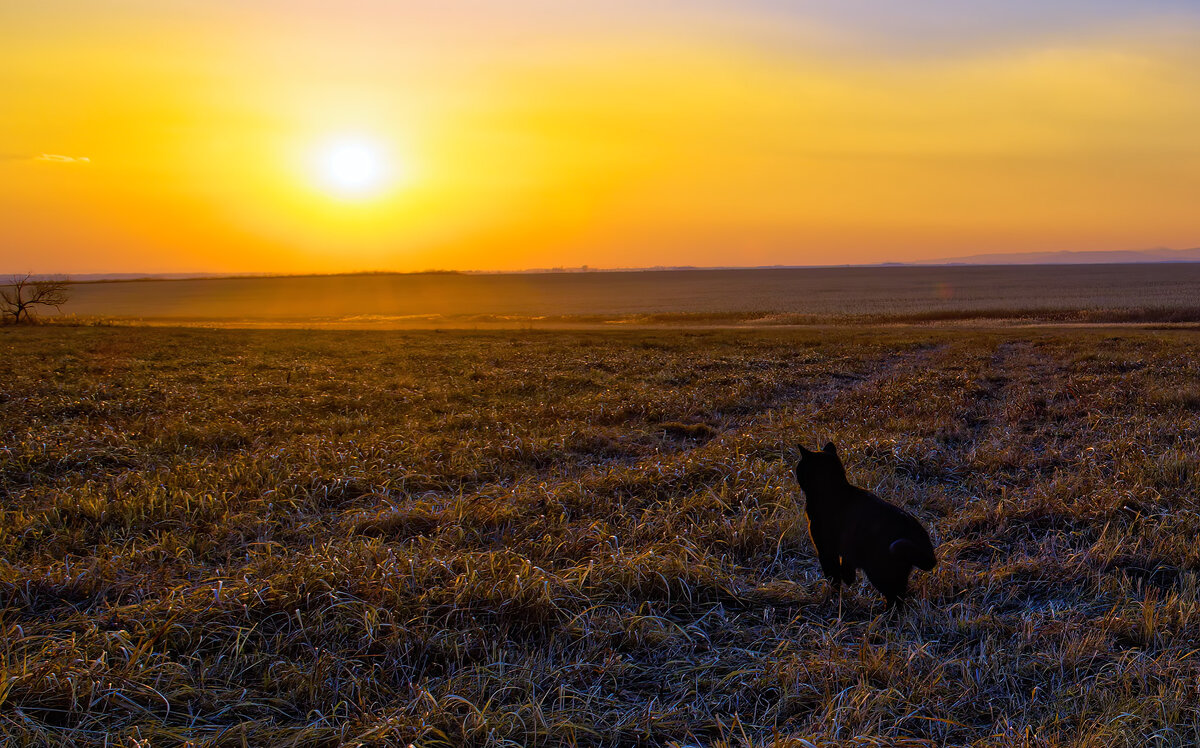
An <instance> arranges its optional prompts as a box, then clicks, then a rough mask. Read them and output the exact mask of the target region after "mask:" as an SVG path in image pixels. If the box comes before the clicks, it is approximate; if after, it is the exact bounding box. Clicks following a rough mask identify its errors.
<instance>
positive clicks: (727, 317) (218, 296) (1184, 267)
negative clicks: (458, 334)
mask: <svg viewBox="0 0 1200 748" xmlns="http://www.w3.org/2000/svg"><path fill="white" fill-rule="evenodd" d="M63 311H64V312H65V313H69V314H74V315H79V316H82V317H108V318H117V319H123V320H140V321H143V322H148V323H171V324H179V323H181V322H188V323H196V322H199V323H211V324H223V325H238V324H240V325H264V324H272V325H280V324H302V325H307V326H312V325H314V324H315V325H322V326H334V327H359V328H363V327H366V328H370V327H431V326H452V325H460V326H461V325H467V326H479V325H489V324H492V325H507V326H522V325H525V326H528V325H530V324H538V325H552V324H563V323H568V324H570V323H576V324H577V323H604V322H641V323H655V322H665V323H668V324H680V323H706V324H751V325H778V324H789V323H807V322H814V321H817V322H820V321H825V322H829V321H835V322H843V321H868V322H870V321H874V322H885V321H921V320H938V319H959V318H971V317H980V316H982V317H990V318H1017V319H1032V320H1051V321H1083V322H1088V321H1098V322H1127V321H1154V322H1161V321H1180V322H1200V263H1180V264H1142V265H1075V266H1068V265H1041V266H1009V267H875V268H870V267H857V268H853V267H847V268H807V269H777V270H692V271H664V272H648V271H644V272H627V273H613V272H605V273H557V274H554V273H551V274H529V275H459V274H415V275H343V276H312V277H288V278H240V279H201V280H173V281H168V280H160V281H138V282H116V283H84V284H78V285H76V286H74V287H73V291H72V300H71V302H70V303H69V304H67V305H66V306H65V307H63Z"/></svg>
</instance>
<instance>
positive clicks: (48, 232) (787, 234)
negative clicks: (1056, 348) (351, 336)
mask: <svg viewBox="0 0 1200 748" xmlns="http://www.w3.org/2000/svg"><path fill="white" fill-rule="evenodd" d="M98 5H100V4H98V3H94V2H81V1H68V0H45V1H44V2H38V3H9V4H6V5H5V7H4V8H3V9H0V91H3V92H4V94H3V102H2V103H0V272H10V271H26V270H29V271H33V272H68V273H70V272H74V273H88V272H189V271H210V272H256V271H264V272H312V271H316V272H327V271H333V272H336V271H353V270H373V269H380V270H383V269H386V270H421V269H428V268H445V269H519V268H529V267H550V266H577V265H581V264H588V265H591V266H593V267H629V266H650V265H683V264H687V265H760V264H842V263H854V262H878V261H889V260H895V261H903V260H915V259H926V258H935V257H944V256H956V255H965V254H972V253H979V252H995V251H1035V250H1060V249H1067V250H1094V249H1136V248H1145V247H1152V246H1174V247H1191V246H1197V245H1200V210H1198V209H1197V206H1198V205H1200V137H1197V135H1196V133H1198V132H1200V13H1198V12H1197V11H1196V10H1194V9H1192V8H1191V6H1190V5H1189V4H1188V3H1183V2H1168V1H1165V0H1164V1H1162V2H1146V3H1142V4H1136V6H1137V9H1136V10H1131V9H1129V8H1128V7H1123V6H1132V5H1135V4H1130V3H1125V4H1122V3H1116V2H1109V1H1107V0H1096V1H1095V2H1092V3H1083V2H1078V1H1076V0H1071V1H1068V2H1064V3H1061V4H1060V6H1059V7H1057V8H1056V9H1055V10H1054V11H1049V10H1044V9H1041V8H1040V6H1039V5H1038V4H1035V3H1032V2H1010V3H1004V4H1000V3H984V4H980V5H978V6H973V7H976V8H977V9H978V10H977V12H973V13H964V12H963V11H962V10H961V5H957V4H954V3H950V2H947V1H945V0H939V1H937V2H935V1H934V0H919V1H918V2H914V3H913V4H912V5H907V4H905V8H906V9H907V10H906V12H905V13H903V14H900V13H897V12H896V11H895V10H894V9H893V10H888V9H887V8H888V5H887V4H876V5H874V6H872V4H870V3H866V2H862V1H861V0H844V2H842V3H831V2H829V3H822V2H810V3H805V2H796V3H785V2H782V1H780V0H747V2H741V3H732V2H730V3H724V2H719V1H718V0H697V1H695V2H688V3H684V2H669V1H668V0H658V1H656V2H636V3H635V2H631V1H627V0H614V1H613V2H609V3H603V4H602V3H589V4H586V6H585V4H583V3H561V2H550V1H549V0H514V1H513V2H506V3H499V2H492V3H480V2H464V3H454V4H450V3H439V4H421V3H412V2H402V1H395V2H385V1H384V0H353V1H351V2H346V3H337V4H331V3H318V2H314V1H311V0H303V1H301V2H294V3H284V2H278V1H276V2H269V1H266V0H262V1H260V2H254V3H234V2H216V1H214V2H206V3H190V2H186V3H185V2H167V1H166V0H162V1H159V2H151V1H150V0H125V1H124V2H110V3H105V4H104V6H105V7H104V8H103V9H100V8H98V7H96V6H98ZM10 6H20V7H10ZM989 6H990V7H989ZM247 8H249V9H247ZM447 8H449V10H448V9H447ZM1068 11H1069V12H1068ZM889 13H890V14H891V15H889ZM339 142H352V143H354V144H356V147H358V146H361V149H362V150H363V152H364V153H366V154H367V157H366V158H368V159H369V160H370V161H371V163H370V164H369V165H368V166H369V168H370V169H371V170H372V174H373V176H372V181H371V184H370V186H369V187H368V188H363V189H357V188H355V189H350V190H347V189H344V188H342V187H339V186H338V184H337V183H336V182H337V177H336V176H335V175H331V174H330V173H328V172H329V169H330V168H331V167H329V166H328V164H327V161H328V160H329V153H330V149H331V148H332V147H333V146H332V145H331V144H334V143H339ZM332 168H334V169H335V170H336V168H337V167H336V166H335V167H332ZM376 172H377V173H376ZM351 178H352V179H353V178H355V177H354V175H351Z"/></svg>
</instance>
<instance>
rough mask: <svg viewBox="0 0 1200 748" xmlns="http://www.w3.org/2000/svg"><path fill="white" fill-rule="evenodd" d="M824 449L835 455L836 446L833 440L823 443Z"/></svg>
mask: <svg viewBox="0 0 1200 748" xmlns="http://www.w3.org/2000/svg"><path fill="white" fill-rule="evenodd" d="M825 451H826V452H828V453H829V454H831V455H836V454H837V446H836V445H835V444H834V443H833V442H829V443H828V444H826V445H825Z"/></svg>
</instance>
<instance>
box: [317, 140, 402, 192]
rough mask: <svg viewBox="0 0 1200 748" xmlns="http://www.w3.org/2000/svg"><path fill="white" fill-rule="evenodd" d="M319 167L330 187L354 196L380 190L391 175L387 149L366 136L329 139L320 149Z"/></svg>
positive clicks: (322, 179) (325, 183)
mask: <svg viewBox="0 0 1200 748" xmlns="http://www.w3.org/2000/svg"><path fill="white" fill-rule="evenodd" d="M317 166H318V172H319V175H320V179H321V182H322V184H323V185H324V186H325V187H326V188H328V189H330V190H331V191H333V192H336V193H338V194H340V195H345V196H351V197H365V196H367V195H372V194H374V193H377V192H379V191H380V190H381V189H383V187H384V186H385V185H386V183H387V181H388V179H389V176H390V175H389V168H388V167H389V164H388V163H387V157H386V154H385V152H384V149H383V148H382V147H381V146H380V145H379V144H377V143H373V142H371V141H369V140H366V139H363V138H338V139H336V140H331V141H328V142H327V143H325V144H324V145H323V146H322V147H321V149H320V152H319V155H318V164H317Z"/></svg>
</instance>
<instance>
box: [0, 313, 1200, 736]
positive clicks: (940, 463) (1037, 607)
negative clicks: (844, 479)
mask: <svg viewBox="0 0 1200 748" xmlns="http://www.w3.org/2000/svg"><path fill="white" fill-rule="evenodd" d="M1198 416H1200V334H1198V333H1196V332H1194V331H1186V330H1170V331H1152V330H1122V329H1116V328H1114V329H1098V328H1089V329H1075V330H1063V329H1053V328H1045V329H1037V330H1012V329H1008V330H993V331H989V330H973V331H969V332H953V331H946V330H936V329H935V330H931V329H909V328H900V327H894V328H869V327H856V328H847V329H842V330H817V329H811V330H803V329H800V330H796V329H788V330H765V331H764V330H738V331H704V332H701V331H691V332H688V331H635V330H612V331H603V332H596V331H591V332H515V331H510V332H490V333H469V332H443V333H437V332H432V331H429V332H387V331H357V332H355V331H343V332H334V331H325V332H299V331H273V332H264V331H245V330H236V331H230V330H198V329H184V330H180V329H166V328H76V327H58V326H50V327H38V328H24V329H15V328H2V329H0V497H2V498H3V514H2V515H0V559H2V560H0V630H2V635H0V668H2V672H0V742H3V743H4V744H6V745H19V744H30V745H62V746H67V745H83V746H101V745H134V744H138V745H154V746H158V745H171V744H176V743H177V742H178V741H183V740H185V739H186V740H192V741H196V742H198V743H202V744H212V745H229V746H241V745H330V746H332V745H338V744H350V745H358V744H366V745H406V744H408V743H409V742H411V743H413V744H414V745H417V746H435V745H441V746H520V745H524V746H533V745H545V746H558V745H587V746H625V745H646V746H682V745H723V746H750V745H754V746H767V745H776V746H794V747H797V748H798V747H799V746H814V745H816V746H842V745H862V746H868V745H870V746H878V745H886V746H918V745H921V746H924V745H979V746H984V745H986V746H1106V747H1110V746H1144V745H1158V746H1182V745H1195V744H1197V743H1198V742H1200V706H1198V704H1200V658H1198V656H1197V653H1196V649H1197V646H1198V645H1197V642H1198V641H1200V577H1198V576H1197V574H1198V571H1200V543H1198V542H1197V538H1198V537H1200V514H1198V513H1197V509H1198V508H1200V507H1198V501H1197V497H1198V496H1200V461H1198V459H1197V455H1198V454H1200V417H1198ZM828 439H833V440H836V441H837V442H838V444H839V445H840V447H841V449H842V450H843V452H844V454H845V455H846V458H847V462H848V464H849V469H850V474H851V476H852V478H853V479H855V480H856V482H858V483H860V484H861V485H865V486H868V487H870V488H872V489H874V490H876V491H878V492H879V493H880V494H882V495H884V496H886V497H888V498H890V499H891V500H893V501H894V502H896V503H899V504H901V505H903V506H905V507H907V508H908V509H909V510H910V511H912V512H913V513H914V514H916V515H917V516H919V517H920V518H921V519H922V520H923V521H924V522H925V523H926V524H927V525H928V526H929V527H930V529H931V532H932V534H933V536H934V538H935V540H936V541H937V542H938V543H939V544H940V545H939V553H940V557H941V563H940V564H939V565H938V567H937V568H936V569H935V570H934V572H932V573H918V574H917V575H916V576H915V592H916V599H915V601H914V602H913V603H912V604H911V605H910V606H909V607H907V608H906V609H904V610H902V611H901V612H900V613H899V614H896V615H885V614H884V611H883V605H882V600H881V598H880V597H879V596H878V595H877V594H876V593H875V592H874V591H873V590H872V589H870V588H869V587H867V586H865V584H864V583H860V585H859V586H857V587H855V588H853V589H851V590H849V591H847V592H846V593H845V594H844V595H843V596H842V597H841V598H840V599H839V598H837V597H833V598H832V599H831V598H829V597H828V595H827V592H828V590H827V587H826V585H825V583H824V582H823V581H822V580H821V579H820V578H819V574H818V567H817V564H816V561H815V559H814V558H813V555H812V550H811V547H810V544H809V541H808V538H807V536H806V524H805V520H804V515H803V511H802V502H801V501H800V497H799V496H798V491H797V489H796V487H795V485H794V481H793V479H792V477H791V475H790V463H791V461H792V460H793V459H794V455H793V449H794V445H796V444H797V443H805V444H807V445H809V446H819V445H820V444H823V443H824V442H825V441H826V440H828ZM135 741H148V742H137V743H135ZM804 741H807V742H804Z"/></svg>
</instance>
